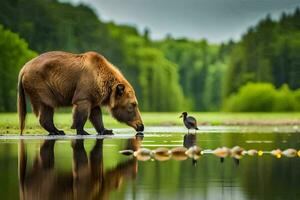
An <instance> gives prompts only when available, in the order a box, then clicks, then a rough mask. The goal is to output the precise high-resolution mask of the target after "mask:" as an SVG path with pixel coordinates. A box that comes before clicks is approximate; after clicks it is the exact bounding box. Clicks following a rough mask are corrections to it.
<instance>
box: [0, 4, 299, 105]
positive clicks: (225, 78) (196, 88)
mask: <svg viewBox="0 0 300 200" xmlns="http://www.w3.org/2000/svg"><path fill="white" fill-rule="evenodd" d="M299 22H300V12H299V9H296V10H295V12H294V13H292V14H283V15H282V17H281V19H280V20H278V21H274V20H272V19H271V18H270V16H267V17H266V18H265V19H263V20H262V21H261V22H259V23H258V24H257V25H256V26H255V27H251V28H249V30H248V31H247V32H246V33H245V34H244V35H243V37H242V38H241V40H240V41H238V42H233V41H229V42H227V43H224V44H218V45H215V44H210V43H209V42H207V41H206V40H204V39H203V40H199V41H194V40H189V39H186V38H182V39H175V38H172V36H171V35H169V36H167V37H166V38H165V39H162V40H160V41H152V40H151V39H150V36H149V35H150V31H149V30H147V29H146V30H145V31H144V33H140V32H138V31H137V29H136V28H135V27H132V26H127V25H117V24H115V23H113V22H103V21H101V18H100V19H99V17H98V16H97V15H96V14H95V12H94V11H93V9H91V8H90V7H88V6H86V5H83V4H79V5H72V4H69V3H61V2H58V1H57V0H2V1H0V24H2V25H1V28H0V61H1V62H0V73H1V74H0V83H1V86H0V94H1V96H0V111H15V109H16V108H15V99H16V98H15V88H16V82H17V74H18V71H19V69H20V67H21V66H22V65H23V64H24V63H25V62H26V61H28V60H29V59H30V58H32V57H34V56H36V55H37V54H40V53H43V52H46V51H52V50H62V51H69V52H73V53H82V52H85V51H97V52H99V53H101V54H103V55H104V56H105V57H107V58H108V59H109V60H110V61H111V62H112V63H113V64H114V65H116V66H117V67H118V68H120V70H121V71H122V72H123V73H124V74H125V76H126V77H127V79H128V80H129V81H130V82H131V83H132V84H133V86H134V88H135V90H136V93H137V96H138V99H139V101H140V105H141V109H142V110H143V111H177V110H182V109H185V110H196V111H217V110H221V109H223V108H224V107H225V106H224V105H225V103H224V102H226V99H229V98H230V96H231V95H234V94H235V93H237V92H238V91H239V88H240V87H242V86H244V85H245V84H246V83H248V82H268V83H271V84H273V85H274V86H275V89H276V88H280V87H281V86H282V85H283V84H287V86H288V87H290V88H291V89H293V90H294V89H297V88H299V86H300V81H299V78H297V77H298V76H299V75H300V66H299V65H300V55H299V54H298V52H299V50H300V43H299V41H300V40H299V39H300V25H299ZM7 35H9V36H7ZM7 38H10V39H7ZM11 57H13V58H14V59H13V60H11ZM8 91H10V92H8ZM5 102H6V103H5ZM227 104H228V103H227ZM226 107H227V108H228V106H226Z"/></svg>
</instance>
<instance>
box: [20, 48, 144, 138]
mask: <svg viewBox="0 0 300 200" xmlns="http://www.w3.org/2000/svg"><path fill="white" fill-rule="evenodd" d="M25 95H27V96H28V97H29V99H30V102H31V105H32V110H33V112H34V113H35V115H36V116H38V118H39V122H40V124H41V126H42V127H43V128H44V129H46V130H47V131H48V132H49V134H50V135H64V132H63V131H61V130H58V129H57V128H56V127H55V126H54V124H53V114H54V109H55V108H57V107H64V106H73V125H72V128H74V129H76V131H77V134H79V135H86V134H88V133H87V132H86V131H85V130H84V129H83V127H84V124H85V122H86V120H87V118H89V120H90V121H91V123H92V124H93V126H94V127H95V129H96V131H97V132H98V134H112V131H110V130H106V129H105V128H104V126H103V122H102V113H101V108H100V107H101V106H106V107H107V108H108V110H109V111H110V112H111V114H112V116H113V117H114V118H116V119H117V120H118V121H120V122H124V123H126V124H127V125H129V126H131V127H133V128H134V129H135V130H136V131H143V130H144V125H143V122H142V119H141V116H140V111H139V109H138V101H137V98H136V96H135V92H134V89H133V88H132V86H131V85H130V83H129V82H128V81H127V80H126V79H125V78H124V76H123V75H122V74H121V72H120V71H119V70H118V69H117V68H116V67H115V66H113V65H112V64H111V63H110V62H109V61H108V60H106V59H105V58H104V57H103V56H102V55H100V54H98V53H96V52H87V53H83V54H72V53H67V52H61V51H53V52H47V53H44V54H41V55H40V56H38V57H36V58H34V59H32V60H30V61H29V62H28V63H26V64H25V65H24V67H23V68H22V69H21V71H20V73H19V83H18V112H19V121H20V129H21V134H22V133H23V129H24V126H25V117H26V99H25Z"/></svg>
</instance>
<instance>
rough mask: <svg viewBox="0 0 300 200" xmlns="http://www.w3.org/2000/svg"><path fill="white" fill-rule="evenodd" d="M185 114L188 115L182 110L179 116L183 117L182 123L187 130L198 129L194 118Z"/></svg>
mask: <svg viewBox="0 0 300 200" xmlns="http://www.w3.org/2000/svg"><path fill="white" fill-rule="evenodd" d="M187 115H188V114H187V112H183V113H182V114H181V116H180V118H181V117H183V123H184V125H185V127H186V128H187V129H188V132H189V130H190V129H195V130H198V127H197V121H196V119H195V118H194V117H192V116H187Z"/></svg>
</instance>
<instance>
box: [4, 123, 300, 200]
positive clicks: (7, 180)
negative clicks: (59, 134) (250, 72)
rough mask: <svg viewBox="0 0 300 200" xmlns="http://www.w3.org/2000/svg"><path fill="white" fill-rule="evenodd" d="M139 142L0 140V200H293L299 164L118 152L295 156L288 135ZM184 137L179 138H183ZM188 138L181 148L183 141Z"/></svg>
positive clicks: (298, 141) (166, 137)
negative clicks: (190, 150)
mask: <svg viewBox="0 0 300 200" xmlns="http://www.w3.org/2000/svg"><path fill="white" fill-rule="evenodd" d="M152 130H155V131H152V132H149V131H148V132H147V133H145V135H144V138H143V139H142V138H141V137H138V138H136V137H134V134H133V133H127V132H124V131H126V130H123V132H122V130H117V131H116V132H118V131H119V132H118V134H119V135H118V137H108V138H104V139H103V138H98V139H95V138H88V139H75V138H74V137H67V138H61V139H56V140H55V139H54V138H51V139H50V140H49V138H48V137H41V138H40V139H37V138H38V137H37V138H33V137H27V138H26V137H25V138H23V139H22V140H19V139H18V138H17V137H11V138H9V137H8V138H5V139H2V140H0V172H1V173H0V194H1V199H118V200H119V199H149V200H150V199H151V200H152V199H166V200H168V199H172V200H173V199H237V200H239V199H299V197H300V190H299V188H300V158H299V157H293V158H287V157H284V156H283V157H281V158H280V159H278V158H276V157H274V156H272V155H270V154H264V155H263V156H261V157H258V156H253V157H251V156H244V157H243V158H242V159H241V160H239V162H236V161H235V160H234V159H232V158H226V159H225V160H224V162H220V158H218V157H216V156H215V155H212V154H204V155H202V156H201V157H200V159H198V160H197V161H196V162H195V161H194V162H193V160H192V159H190V158H188V159H186V160H181V161H179V160H174V159H172V158H171V159H169V160H166V161H157V160H155V159H150V160H148V161H139V160H137V159H136V158H135V157H134V156H124V155H122V154H120V153H119V151H120V150H124V149H133V150H135V149H138V148H141V147H144V148H149V149H156V148H158V147H166V148H169V149H171V148H174V147H179V146H183V145H185V146H187V145H188V146H189V145H197V146H199V147H201V148H202V149H203V150H205V152H209V150H211V149H215V148H217V147H222V146H227V147H230V148H231V147H233V146H236V145H239V146H241V147H243V148H244V149H257V150H263V151H265V152H268V151H271V150H273V149H277V148H280V149H282V150H284V149H287V148H295V149H297V150H299V149H300V135H299V133H297V132H294V131H290V132H289V131H282V132H281V131H280V129H279V130H278V129H276V130H275V129H274V131H271V132H268V131H262V132H260V133H255V132H249V131H238V129H231V130H227V131H222V129H220V130H219V129H213V128H212V129H211V130H213V131H210V130H208V131H200V133H197V135H196V136H195V135H189V136H185V133H183V132H182V131H180V132H172V131H167V129H166V130H162V131H163V132H159V131H158V130H157V129H155V128H153V129H152ZM184 136H185V137H184ZM184 138H186V141H184Z"/></svg>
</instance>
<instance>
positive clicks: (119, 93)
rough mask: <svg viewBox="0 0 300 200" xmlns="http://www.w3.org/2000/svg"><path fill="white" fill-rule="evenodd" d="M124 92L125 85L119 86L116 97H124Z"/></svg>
mask: <svg viewBox="0 0 300 200" xmlns="http://www.w3.org/2000/svg"><path fill="white" fill-rule="evenodd" d="M124 90H125V85H124V84H121V83H120V84H118V85H117V88H116V95H117V96H119V97H120V96H122V95H123V94H124Z"/></svg>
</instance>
